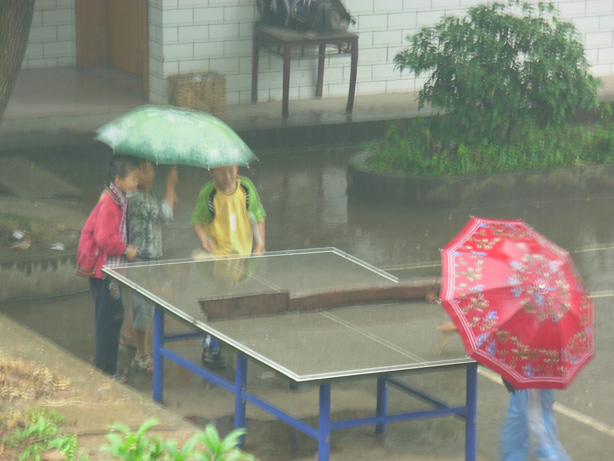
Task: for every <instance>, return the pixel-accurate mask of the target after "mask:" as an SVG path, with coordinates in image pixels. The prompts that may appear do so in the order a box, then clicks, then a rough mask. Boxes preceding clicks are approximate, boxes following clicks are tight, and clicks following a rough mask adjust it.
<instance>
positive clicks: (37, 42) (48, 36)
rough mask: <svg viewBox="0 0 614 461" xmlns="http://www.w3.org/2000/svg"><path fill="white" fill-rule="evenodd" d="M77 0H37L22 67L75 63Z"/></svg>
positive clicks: (70, 64) (59, 65)
mask: <svg viewBox="0 0 614 461" xmlns="http://www.w3.org/2000/svg"><path fill="white" fill-rule="evenodd" d="M76 55H77V52H76V42H75V1H74V0H36V2H35V3H34V16H33V18H32V28H31V29H30V38H29V41H28V47H27V49H26V54H25V57H24V60H23V65H22V68H23V69H33V68H37V67H64V66H74V65H75V63H76Z"/></svg>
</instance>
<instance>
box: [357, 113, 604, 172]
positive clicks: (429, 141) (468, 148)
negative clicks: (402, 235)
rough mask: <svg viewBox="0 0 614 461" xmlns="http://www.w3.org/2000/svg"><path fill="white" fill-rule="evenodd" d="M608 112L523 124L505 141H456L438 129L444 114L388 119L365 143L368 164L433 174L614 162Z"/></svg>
mask: <svg viewBox="0 0 614 461" xmlns="http://www.w3.org/2000/svg"><path fill="white" fill-rule="evenodd" d="M611 112H612V109H611V107H610V106H609V105H605V106H604V108H603V111H602V114H601V120H600V121H599V122H596V123H593V124H573V125H569V126H567V128H566V129H565V130H560V129H557V128H556V127H554V126H550V127H539V126H535V125H521V126H518V127H516V129H515V130H514V131H513V132H512V133H511V134H510V137H509V140H508V141H507V142H503V141H493V140H488V139H484V138H480V137H474V138H469V137H468V138H467V139H465V140H464V141H462V142H455V141H454V140H453V139H452V138H450V137H448V136H446V133H445V130H443V129H442V126H445V124H446V123H447V122H446V121H442V118H443V117H431V118H429V119H419V120H414V121H412V122H411V123H410V124H409V125H408V126H407V127H402V126H401V125H398V124H389V125H388V130H387V133H386V135H385V136H384V137H383V138H382V139H379V140H376V141H373V142H370V143H366V144H364V145H363V148H364V149H366V150H367V151H368V152H369V158H368V165H369V168H371V169H372V170H375V171H383V172H399V173H409V174H415V175H421V176H435V177H441V176H463V175H468V174H487V173H496V172H501V171H513V170H529V169H538V168H554V167H569V166H579V165H602V164H606V163H613V162H614V122H613V121H612V115H611ZM444 117H445V116H444Z"/></svg>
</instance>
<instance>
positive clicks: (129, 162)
mask: <svg viewBox="0 0 614 461" xmlns="http://www.w3.org/2000/svg"><path fill="white" fill-rule="evenodd" d="M138 166H139V163H138V160H137V159H136V158H134V157H130V156H128V155H114V156H113V158H111V162H110V163H109V176H108V178H107V179H108V180H109V183H112V182H114V181H115V177H117V176H119V177H120V178H122V179H123V178H125V177H126V176H127V175H128V173H130V172H131V171H132V170H134V169H135V168H138Z"/></svg>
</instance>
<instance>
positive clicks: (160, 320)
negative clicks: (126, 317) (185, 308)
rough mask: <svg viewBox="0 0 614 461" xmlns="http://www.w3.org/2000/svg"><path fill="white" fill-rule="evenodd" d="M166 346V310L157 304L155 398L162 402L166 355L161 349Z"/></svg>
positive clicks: (155, 315)
mask: <svg viewBox="0 0 614 461" xmlns="http://www.w3.org/2000/svg"><path fill="white" fill-rule="evenodd" d="M163 347H164V310H163V309H162V308H161V307H160V306H158V305H156V307H155V311H154V330H153V376H152V379H153V399H154V400H155V401H156V402H162V393H163V387H164V357H162V354H161V352H160V350H161V349H162V348H163Z"/></svg>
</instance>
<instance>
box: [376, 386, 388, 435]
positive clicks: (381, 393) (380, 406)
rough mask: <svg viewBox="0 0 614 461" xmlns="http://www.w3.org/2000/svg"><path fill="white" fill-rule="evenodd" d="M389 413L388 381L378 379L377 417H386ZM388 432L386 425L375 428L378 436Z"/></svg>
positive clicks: (378, 425)
mask: <svg viewBox="0 0 614 461" xmlns="http://www.w3.org/2000/svg"><path fill="white" fill-rule="evenodd" d="M387 412H388V380H387V379H386V378H377V407H376V410H375V415H376V416H386V414H387ZM384 432H386V423H380V424H377V425H376V426H375V433H376V434H383V433H384Z"/></svg>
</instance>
